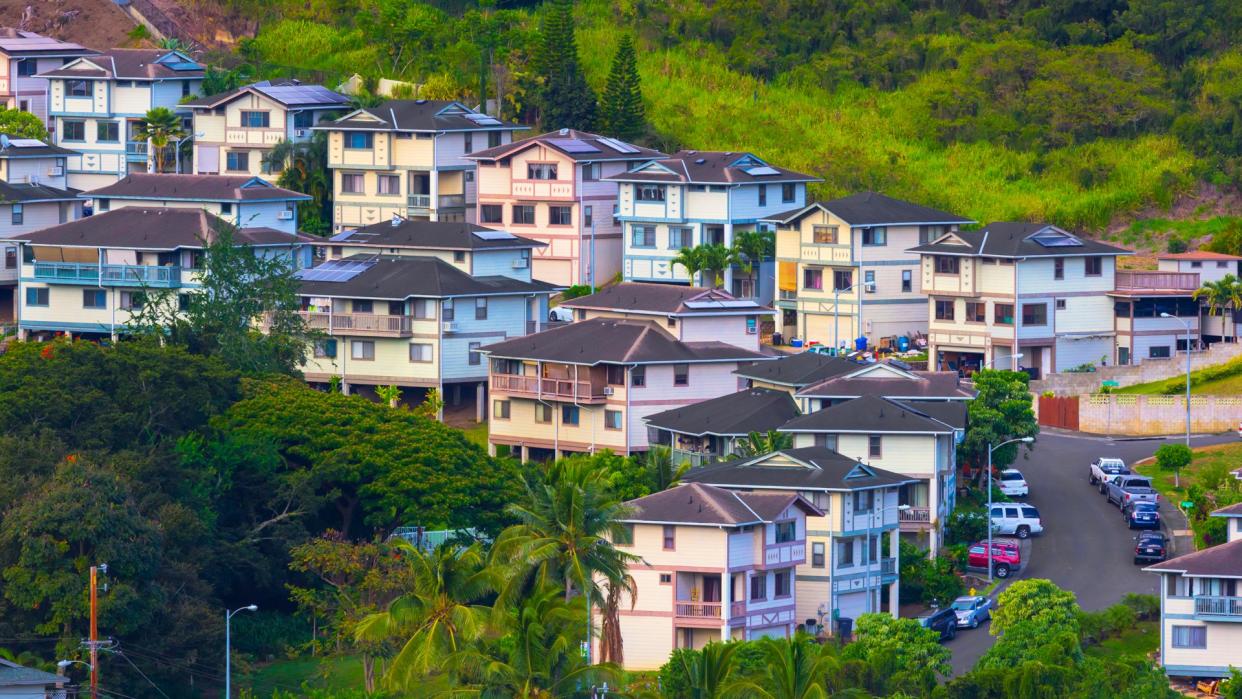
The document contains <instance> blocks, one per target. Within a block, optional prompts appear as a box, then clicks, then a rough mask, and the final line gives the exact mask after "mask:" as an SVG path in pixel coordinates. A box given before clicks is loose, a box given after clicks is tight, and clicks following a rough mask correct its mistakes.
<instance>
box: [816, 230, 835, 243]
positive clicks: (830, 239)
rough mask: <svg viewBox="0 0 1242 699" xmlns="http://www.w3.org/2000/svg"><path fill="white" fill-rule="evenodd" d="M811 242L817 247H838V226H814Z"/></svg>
mask: <svg viewBox="0 0 1242 699" xmlns="http://www.w3.org/2000/svg"><path fill="white" fill-rule="evenodd" d="M811 240H812V242H814V243H815V244H816V245H836V244H837V227H836V226H812V227H811Z"/></svg>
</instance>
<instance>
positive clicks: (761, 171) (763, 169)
mask: <svg viewBox="0 0 1242 699" xmlns="http://www.w3.org/2000/svg"><path fill="white" fill-rule="evenodd" d="M746 174H747V175H779V174H781V173H780V170H777V169H775V168H770V167H768V166H767V165H758V166H756V167H748V168H746Z"/></svg>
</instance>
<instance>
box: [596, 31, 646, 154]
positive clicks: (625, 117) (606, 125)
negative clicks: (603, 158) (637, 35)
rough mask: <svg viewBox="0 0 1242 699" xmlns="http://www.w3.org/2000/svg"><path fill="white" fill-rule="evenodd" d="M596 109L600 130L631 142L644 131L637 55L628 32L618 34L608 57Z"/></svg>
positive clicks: (643, 113) (641, 90)
mask: <svg viewBox="0 0 1242 699" xmlns="http://www.w3.org/2000/svg"><path fill="white" fill-rule="evenodd" d="M599 111H600V115H599V116H600V130H601V131H603V132H604V133H605V134H607V135H609V136H615V137H616V138H621V139H625V140H627V141H633V140H636V139H638V138H640V137H642V135H643V134H644V133H645V132H646V130H647V115H646V112H645V111H644V108H643V87H642V81H641V79H640V78H639V76H638V56H637V54H636V53H635V50H634V39H633V37H631V36H630V35H629V34H624V35H622V36H621V42H620V44H618V45H617V53H616V54H614V55H613V57H612V68H611V69H610V70H609V71H608V84H607V86H606V87H605V88H604V96H603V99H601V100H600V110H599Z"/></svg>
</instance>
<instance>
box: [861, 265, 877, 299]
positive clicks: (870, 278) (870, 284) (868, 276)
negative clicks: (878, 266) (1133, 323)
mask: <svg viewBox="0 0 1242 699" xmlns="http://www.w3.org/2000/svg"><path fill="white" fill-rule="evenodd" d="M863 291H865V292H867V293H868V294H874V293H875V272H873V271H870V270H868V271H866V272H863Z"/></svg>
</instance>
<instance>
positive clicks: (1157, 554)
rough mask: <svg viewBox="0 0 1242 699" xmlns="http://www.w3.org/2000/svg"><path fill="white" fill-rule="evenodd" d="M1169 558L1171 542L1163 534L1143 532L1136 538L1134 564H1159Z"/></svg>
mask: <svg viewBox="0 0 1242 699" xmlns="http://www.w3.org/2000/svg"><path fill="white" fill-rule="evenodd" d="M1168 557H1169V542H1168V540H1167V539H1165V537H1164V534H1163V533H1162V532H1143V533H1142V534H1139V535H1138V536H1136V537H1134V562H1135V563H1159V562H1160V561H1163V560H1164V559H1166V558H1168Z"/></svg>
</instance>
